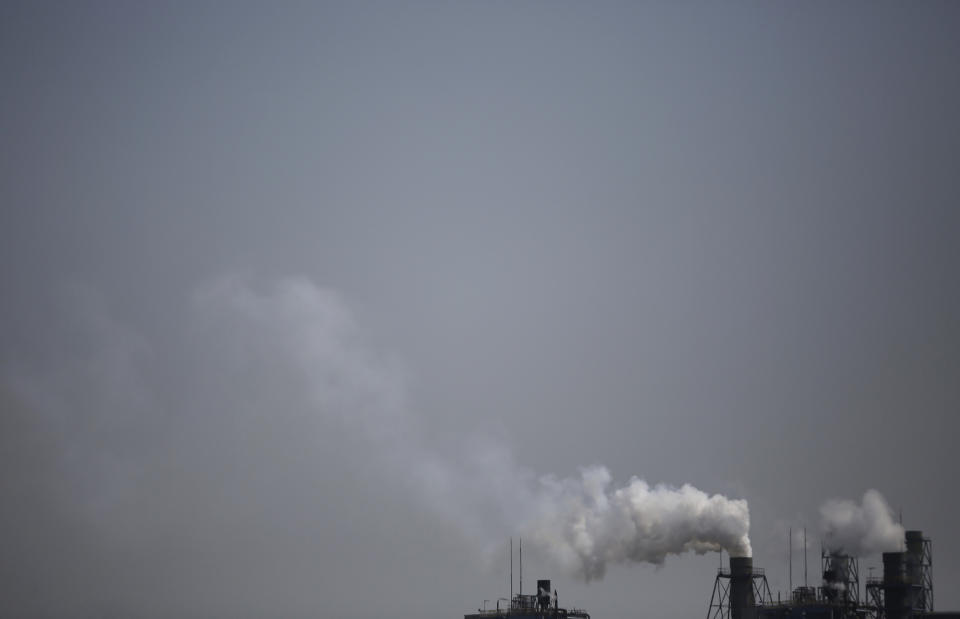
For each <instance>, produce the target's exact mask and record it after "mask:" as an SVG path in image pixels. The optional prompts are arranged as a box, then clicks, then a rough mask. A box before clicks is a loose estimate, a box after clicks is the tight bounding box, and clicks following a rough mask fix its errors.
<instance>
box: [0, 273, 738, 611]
mask: <svg viewBox="0 0 960 619" xmlns="http://www.w3.org/2000/svg"><path fill="white" fill-rule="evenodd" d="M80 296H81V297H82V299H83V300H82V302H78V303H75V304H74V305H73V306H72V307H69V308H68V312H67V313H68V314H70V315H72V316H74V322H73V323H70V325H71V326H69V327H65V328H68V329H71V330H72V331H75V332H76V333H75V334H74V336H73V337H72V339H71V341H73V342H75V344H74V346H73V347H72V348H71V349H70V350H64V349H53V350H52V351H50V352H49V354H47V355H46V356H45V357H44V358H38V359H33V360H31V361H30V362H29V363H24V362H17V363H12V362H10V360H9V359H6V360H4V361H5V363H4V366H3V374H2V378H3V385H4V390H3V391H2V394H3V396H4V400H3V402H2V403H3V406H4V410H5V417H4V419H5V421H4V428H5V430H6V431H5V432H4V433H3V435H4V438H3V441H0V442H3V444H4V445H8V446H10V448H9V449H5V451H4V452H3V453H4V455H5V457H10V458H16V459H17V460H18V462H17V464H19V465H20V467H21V468H22V467H23V466H25V464H24V462H29V461H30V459H31V458H35V459H37V461H38V462H37V463H38V465H39V464H41V463H42V465H43V466H42V468H41V467H40V466H37V467H34V469H35V470H36V471H38V473H37V478H36V479H35V480H34V481H33V482H32V483H31V484H30V485H29V486H28V487H26V488H27V489H26V490H24V493H23V494H22V496H21V499H20V502H19V503H17V507H16V508H15V509H12V510H11V511H9V512H8V513H7V515H6V518H7V520H6V521H4V522H5V524H7V525H9V526H11V527H13V528H16V529H17V530H18V531H19V532H20V533H19V535H20V537H21V538H22V539H24V540H30V539H34V538H36V539H50V538H51V535H53V533H54V531H61V532H63V533H61V535H67V534H69V536H70V539H64V540H62V542H60V543H59V544H58V547H59V549H62V550H63V551H64V552H63V554H65V555H67V556H70V557H72V559H71V560H70V561H61V560H60V559H59V558H57V559H53V558H51V559H50V561H51V562H52V563H55V564H56V565H57V566H58V567H57V568H56V570H57V572H58V578H59V579H61V580H63V581H66V582H76V583H77V591H76V593H75V595H73V597H71V596H70V595H66V594H65V595H64V596H62V597H61V598H58V599H56V600H54V599H52V598H51V599H49V600H45V601H43V600H41V601H37V600H36V596H33V595H32V594H31V593H30V592H31V591H32V590H33V588H35V583H33V584H32V583H31V581H30V578H29V577H28V575H29V572H24V571H23V570H21V571H20V572H18V573H17V574H13V573H11V574H8V575H9V576H10V577H11V578H14V577H16V579H18V580H16V581H15V582H21V581H22V586H20V585H17V586H16V587H15V588H14V589H15V590H14V591H13V593H12V595H13V597H11V598H10V599H11V600H12V601H11V602H10V608H14V607H16V608H25V607H30V605H31V604H34V605H35V604H44V605H46V606H45V607H44V609H43V610H44V611H45V612H49V613H50V614H54V615H55V614H64V613H66V612H68V611H70V610H71V609H75V608H84V603H85V602H84V600H85V601H86V604H87V606H86V608H92V609H95V610H96V609H99V610H103V609H104V608H107V609H116V610H118V611H129V610H130V609H131V604H125V603H124V601H123V599H122V598H123V596H124V595H126V593H125V592H126V591H136V590H137V587H142V586H144V585H143V583H146V582H150V581H152V580H153V579H154V578H157V577H161V578H163V579H164V581H165V582H166V583H167V585H166V586H167V587H168V588H169V590H170V591H171V592H172V594H171V595H170V596H169V597H170V599H171V600H174V599H187V598H186V597H185V596H187V595H188V592H192V591H195V590H196V583H197V582H202V583H203V585H204V590H205V591H208V592H213V593H209V594H205V595H204V596H203V604H212V603H213V602H211V600H213V599H218V600H221V601H219V602H217V603H218V604H225V603H233V604H236V605H237V607H238V608H240V607H244V608H248V609H249V608H250V604H251V600H249V599H246V598H244V597H243V596H242V595H237V594H230V595H223V596H220V597H218V596H217V595H216V592H217V591H228V590H229V591H233V590H235V589H236V586H235V583H236V582H262V581H263V580H264V579H265V578H269V577H270V570H271V569H273V568H272V567H271V566H276V565H300V566H307V565H310V564H311V562H312V561H315V560H316V559H315V557H318V556H324V555H325V554H326V555H329V554H331V553H336V549H330V548H327V547H325V546H323V545H322V544H323V543H325V542H322V540H321V539H320V537H319V536H317V535H316V529H315V527H319V526H321V524H320V523H322V522H323V521H325V520H329V519H331V518H334V517H336V514H337V510H338V509H341V506H340V505H338V504H337V503H335V502H333V503H331V502H330V501H328V500H327V498H326V497H325V496H324V495H323V493H322V492H321V491H320V489H322V488H323V487H325V485H326V486H331V485H336V484H343V483H344V481H343V479H344V476H343V474H342V471H341V470H338V469H345V470H348V471H349V472H350V474H351V475H353V476H354V477H356V476H361V477H359V479H360V481H358V484H359V485H360V487H363V486H362V484H363V483H364V482H363V481H362V479H363V477H362V476H363V475H365V474H366V475H368V476H369V477H370V478H372V479H377V480H379V479H386V480H387V481H388V482H389V483H388V484H385V485H387V486H389V488H388V489H387V491H386V492H387V493H388V494H386V495H385V496H383V497H379V496H378V497H377V501H378V502H388V501H404V500H405V499H407V498H409V497H413V498H414V499H415V502H416V503H417V504H418V507H420V508H426V510H427V511H428V512H432V513H434V514H436V516H437V518H438V519H440V520H442V521H443V522H444V523H447V524H449V525H450V526H451V527H452V528H455V530H457V531H458V532H460V533H462V534H463V535H464V536H465V538H466V540H467V541H468V542H469V543H470V545H471V546H472V547H473V548H477V549H483V548H488V547H490V546H492V545H494V544H500V543H502V540H503V539H504V538H505V537H506V536H508V535H516V534H521V535H522V536H523V538H524V542H525V546H526V545H527V544H530V545H531V546H532V548H531V550H536V551H538V552H539V554H541V555H542V556H544V557H547V558H549V559H550V560H552V561H553V562H554V563H555V564H557V565H559V566H561V567H563V568H565V569H567V570H568V571H569V572H570V573H571V574H573V575H576V576H579V577H581V578H583V579H585V580H591V579H596V578H601V577H602V576H603V575H604V573H605V571H606V569H607V567H608V565H610V564H618V563H630V562H647V563H654V564H660V563H662V562H663V561H664V559H665V557H666V556H667V555H671V554H682V553H686V552H696V553H704V552H708V551H717V550H719V549H721V548H722V549H725V550H727V551H728V552H729V553H730V554H731V555H749V554H750V542H749V538H748V532H749V524H750V518H749V511H748V508H747V503H746V501H744V500H733V499H729V498H727V497H724V496H721V495H708V494H707V493H705V492H703V491H701V490H698V489H696V488H694V487H693V486H690V485H683V486H680V487H670V486H666V485H654V486H651V485H649V484H647V482H645V481H643V480H641V479H638V478H632V479H630V480H629V481H628V482H627V483H626V484H625V485H622V486H617V485H616V484H614V483H613V478H612V475H611V474H610V472H609V471H608V470H607V469H606V468H604V467H602V466H592V467H586V468H583V469H582V470H581V471H580V473H579V475H576V476H571V477H567V478H560V477H555V476H551V475H547V476H540V475H537V474H536V473H535V472H533V471H532V470H530V469H529V468H527V467H525V466H523V465H522V464H521V463H518V462H517V461H516V460H515V458H514V456H513V455H512V454H511V453H510V452H509V450H508V449H506V448H505V447H504V446H503V444H502V442H501V441H497V440H496V439H495V438H490V437H486V438H478V437H471V448H470V449H469V450H461V451H462V453H445V452H443V451H442V445H440V446H438V445H437V442H436V441H431V440H429V439H428V438H427V437H428V433H426V432H424V429H423V427H422V425H421V420H420V419H418V418H417V416H416V415H413V414H411V407H410V406H409V405H408V404H407V394H406V388H405V384H406V382H407V381H406V379H405V371H404V369H403V366H402V364H401V363H399V362H398V361H397V360H396V359H394V358H391V357H390V356H388V355H384V354H381V353H379V352H377V351H376V350H375V348H374V347H373V346H371V345H369V344H368V343H367V342H366V339H365V337H364V333H363V331H362V329H361V328H360V327H359V325H358V324H357V322H356V320H355V319H354V316H353V314H352V312H351V311H350V310H349V308H348V307H347V305H346V304H345V303H344V302H343V300H342V299H341V297H340V296H339V295H338V294H337V293H335V292H333V291H331V290H327V289H324V288H320V287H318V286H316V285H314V284H313V283H312V282H310V281H309V280H307V279H304V278H286V279H283V280H280V281H278V282H276V283H274V284H273V285H271V286H269V287H267V288H259V287H255V286H253V285H251V284H250V283H249V282H248V281H246V280H245V279H243V278H237V277H232V278H226V279H222V280H219V281H216V282H214V283H212V284H210V285H206V286H203V287H202V288H201V289H200V290H199V291H197V293H196V294H195V295H194V296H193V298H192V299H191V301H190V303H188V304H187V305H186V307H184V308H182V311H184V312H185V313H184V314H183V316H180V317H178V318H177V319H176V320H175V322H176V324H177V325H178V329H180V331H181V332H180V333H177V334H175V335H173V336H169V335H168V336H167V337H165V338H162V339H161V338H156V337H151V336H150V334H149V330H148V329H137V328H133V327H132V326H130V325H127V324H124V323H123V321H120V320H117V319H116V318H115V317H114V316H112V315H111V313H110V312H109V310H108V308H109V303H106V302H102V300H100V301H98V300H96V299H97V295H96V294H93V293H90V294H87V293H85V294H83V295H80ZM91 299H93V301H91ZM170 311H171V312H172V311H175V309H171V310H170ZM28 438H29V441H28V440H27V439H28ZM351 441H352V442H351ZM28 442H29V444H30V445H34V447H31V448H30V449H26V448H21V447H19V445H26V444H27V443H28ZM36 445H40V446H43V447H44V449H43V450H41V449H40V448H38V447H35V446H36ZM357 454H362V458H359V460H360V461H359V462H353V461H352V460H351V458H353V459H358V458H357ZM5 464H7V465H10V466H5V467H0V468H3V469H9V470H13V469H14V468H16V467H14V466H12V464H13V463H12V462H5ZM31 466H32V465H31ZM41 472H42V473H43V474H42V475H41ZM7 481H8V482H9V483H10V484H12V483H13V480H12V479H11V480H7ZM5 483H7V482H5ZM344 509H346V508H344ZM45 522H50V524H49V526H48V525H46V524H44V523H45ZM31 536H32V537H31ZM304 540H311V541H309V542H305V541H304ZM313 540H315V541H313ZM331 543H332V542H331ZM12 552H13V553H14V555H15V556H14V557H13V559H14V560H13V561H12V562H11V564H17V563H18V561H20V560H21V559H22V560H23V561H27V560H28V559H29V560H30V561H32V563H37V564H41V563H42V562H43V560H42V559H41V558H40V557H39V555H38V552H37V545H36V544H31V543H28V542H27V541H25V542H24V545H23V547H22V548H20V547H19V546H18V547H16V548H14V549H13V551H12ZM59 554H60V553H59V551H58V557H59ZM21 555H22V556H21ZM158 556H162V557H165V558H166V561H167V563H165V565H176V566H177V567H176V568H175V569H169V570H167V571H164V572H163V573H162V574H160V575H158V574H157V573H156V572H155V571H151V570H152V569H155V568H151V567H150V566H151V565H152V564H154V563H156V561H157V559H156V558H157V557H158ZM254 556H255V557H256V558H257V561H247V560H244V559H245V558H249V557H254ZM23 561H20V564H23ZM91 561H96V563H97V565H98V566H99V571H98V572H92V571H90V570H87V569H86V568H85V566H86V565H87V564H88V563H89V562H91ZM32 563H31V564H32ZM37 569H38V571H37V574H38V575H39V574H40V573H41V571H42V570H40V568H37ZM261 569H262V570H265V571H264V572H263V573H261V572H259V571H257V570H261ZM303 573H309V570H307V569H306V568H304V570H303ZM25 574H26V575H25ZM96 574H101V575H102V582H97V581H96V578H97V576H96ZM38 577H39V576H38ZM138 579H139V580H138ZM120 581H122V582H125V583H127V585H128V586H123V587H118V586H116V585H115V584H114V583H116V582H120ZM138 582H139V583H140V584H138ZM293 583H294V584H290V586H291V587H294V586H295V581H293ZM131 595H133V594H131ZM276 595H277V596H278V598H277V599H281V598H282V599H284V600H286V601H287V602H289V600H290V599H291V595H292V594H291V593H290V592H284V591H282V590H278V591H277V594H276ZM257 601H258V603H261V604H263V605H264V609H266V608H268V607H269V606H270V604H272V603H275V602H276V600H271V599H270V598H266V597H264V598H263V599H260V600H257ZM171 604H173V603H172V602H171ZM198 604H199V605H198V606H196V607H195V608H194V610H197V609H199V610H197V612H210V613H214V612H219V611H222V612H226V613H227V614H229V613H230V612H232V610H231V608H226V609H224V608H222V607H217V608H213V607H209V606H203V605H202V604H201V603H200V602H198ZM303 607H304V608H309V607H310V605H309V602H308V601H307V600H304V601H303ZM3 608H4V607H3V606H2V605H0V611H2V610H3ZM182 610H183V609H182V608H179V607H175V606H170V607H163V606H157V607H156V608H155V609H154V611H155V612H156V613H157V614H158V616H160V615H162V614H164V613H167V614H169V613H173V612H181V611H182ZM265 612H266V611H265ZM0 614H2V613H0Z"/></svg>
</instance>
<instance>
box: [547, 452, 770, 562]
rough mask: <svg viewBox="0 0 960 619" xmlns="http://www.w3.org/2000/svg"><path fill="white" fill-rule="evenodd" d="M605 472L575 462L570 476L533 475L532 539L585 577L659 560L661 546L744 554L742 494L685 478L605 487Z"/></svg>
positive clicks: (747, 551) (746, 519) (668, 550)
mask: <svg viewBox="0 0 960 619" xmlns="http://www.w3.org/2000/svg"><path fill="white" fill-rule="evenodd" d="M610 482H611V475H610V472H609V471H608V470H607V469H606V468H604V467H602V466H596V467H590V468H586V469H583V471H582V472H581V476H580V477H579V478H576V479H564V480H556V479H553V478H550V477H547V478H544V479H542V480H541V487H540V492H539V514H538V518H537V520H536V521H535V523H534V524H533V527H532V529H533V531H532V532H533V539H534V540H535V541H536V542H537V543H538V544H540V545H542V546H543V547H544V548H546V549H548V551H549V552H550V554H551V555H552V556H553V557H554V558H555V559H557V561H558V562H559V563H561V564H562V565H565V566H566V567H567V568H569V569H570V570H571V571H572V572H574V573H576V574H578V575H579V576H581V577H582V578H584V579H586V580H591V579H595V578H602V577H603V575H604V572H605V570H606V566H607V564H609V563H628V562H646V563H654V564H660V563H663V561H664V559H665V557H666V556H667V555H669V554H682V553H685V552H690V551H692V552H696V553H698V554H702V553H705V552H715V551H719V550H721V549H724V550H727V551H728V552H729V553H730V554H731V555H732V556H750V555H751V548H750V539H749V529H750V513H749V510H748V508H747V502H746V501H745V500H742V499H741V500H733V499H728V498H727V497H724V496H722V495H719V494H715V495H712V496H710V495H708V494H707V493H705V492H703V491H701V490H698V489H696V488H694V487H693V486H691V485H689V484H686V485H684V486H682V487H680V488H673V487H670V486H666V485H656V486H653V487H651V486H650V485H648V484H647V482H645V481H643V480H642V479H639V478H636V477H634V478H632V479H631V480H630V482H629V483H628V484H627V485H625V486H623V487H621V488H616V489H610Z"/></svg>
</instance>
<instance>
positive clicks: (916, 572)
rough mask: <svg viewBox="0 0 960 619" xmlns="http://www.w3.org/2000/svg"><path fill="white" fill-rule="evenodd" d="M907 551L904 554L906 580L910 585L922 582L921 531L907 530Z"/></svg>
mask: <svg viewBox="0 0 960 619" xmlns="http://www.w3.org/2000/svg"><path fill="white" fill-rule="evenodd" d="M905 537H906V540H907V552H906V555H905V556H904V561H905V570H906V576H907V582H908V583H910V584H911V585H919V584H921V583H922V576H921V572H920V568H921V566H922V564H923V532H922V531H907V533H906V536H905Z"/></svg>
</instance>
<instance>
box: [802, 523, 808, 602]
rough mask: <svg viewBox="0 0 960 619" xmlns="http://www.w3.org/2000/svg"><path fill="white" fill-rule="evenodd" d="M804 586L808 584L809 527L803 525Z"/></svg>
mask: <svg viewBox="0 0 960 619" xmlns="http://www.w3.org/2000/svg"><path fill="white" fill-rule="evenodd" d="M803 586H804V588H806V586H807V527H803Z"/></svg>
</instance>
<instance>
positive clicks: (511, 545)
mask: <svg viewBox="0 0 960 619" xmlns="http://www.w3.org/2000/svg"><path fill="white" fill-rule="evenodd" d="M510 606H513V538H512V537H511V538H510Z"/></svg>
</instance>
